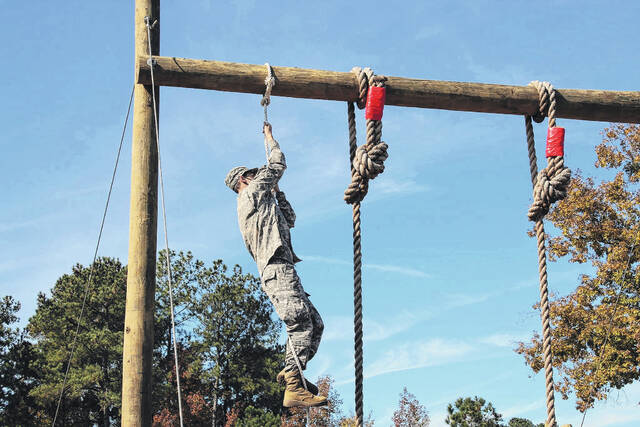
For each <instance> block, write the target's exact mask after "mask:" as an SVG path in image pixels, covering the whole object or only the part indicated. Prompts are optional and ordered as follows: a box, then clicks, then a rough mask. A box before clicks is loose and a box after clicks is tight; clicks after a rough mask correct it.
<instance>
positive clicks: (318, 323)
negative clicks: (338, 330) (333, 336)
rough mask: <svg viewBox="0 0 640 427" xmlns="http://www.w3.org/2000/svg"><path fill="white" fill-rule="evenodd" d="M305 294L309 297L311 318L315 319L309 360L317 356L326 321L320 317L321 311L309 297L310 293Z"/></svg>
mask: <svg viewBox="0 0 640 427" xmlns="http://www.w3.org/2000/svg"><path fill="white" fill-rule="evenodd" d="M305 296H306V297H307V303H308V307H309V311H310V313H311V320H312V321H313V332H312V334H311V348H310V349H309V359H308V360H307V362H308V361H309V360H311V359H312V358H313V356H315V354H316V352H317V351H318V347H319V346H320V340H321V339H322V332H323V331H324V322H323V321H322V317H320V313H318V310H317V309H316V307H315V306H314V305H313V303H312V302H311V300H310V299H309V296H310V295H309V294H308V293H306V292H305Z"/></svg>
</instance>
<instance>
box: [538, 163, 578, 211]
mask: <svg viewBox="0 0 640 427" xmlns="http://www.w3.org/2000/svg"><path fill="white" fill-rule="evenodd" d="M552 166H553V165H549V166H547V167H546V168H544V169H542V170H541V171H540V172H538V175H537V177H536V184H535V186H534V188H533V203H532V204H531V207H530V208H529V214H528V216H529V220H530V221H538V220H540V219H542V218H544V216H545V215H546V214H547V213H549V209H550V208H551V205H552V204H553V203H555V202H557V201H558V200H562V199H564V198H565V197H567V190H568V188H569V182H570V181H571V170H570V169H569V168H568V167H566V166H560V167H557V168H554V169H555V170H553V171H552V170H550V169H551V168H552Z"/></svg>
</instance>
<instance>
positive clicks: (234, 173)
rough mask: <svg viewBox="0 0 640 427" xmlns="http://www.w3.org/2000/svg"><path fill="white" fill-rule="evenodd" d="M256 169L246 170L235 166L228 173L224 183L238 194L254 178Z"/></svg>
mask: <svg viewBox="0 0 640 427" xmlns="http://www.w3.org/2000/svg"><path fill="white" fill-rule="evenodd" d="M257 172H258V168H253V169H248V168H247V167H245V166H237V167H235V168H233V169H231V170H230V171H229V173H228V174H227V177H226V178H225V179H224V183H225V184H226V185H227V187H229V188H230V189H232V190H233V191H235V192H236V193H240V192H241V191H242V190H244V189H245V188H246V187H247V185H249V183H250V182H251V181H252V180H253V178H255V176H256V173H257Z"/></svg>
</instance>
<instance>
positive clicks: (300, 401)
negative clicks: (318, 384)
mask: <svg viewBox="0 0 640 427" xmlns="http://www.w3.org/2000/svg"><path fill="white" fill-rule="evenodd" d="M284 381H285V383H286V388H285V390H284V401H283V402H282V406H284V407H285V408H293V407H305V408H308V407H311V406H323V405H326V404H327V398H326V397H324V396H314V395H313V394H311V393H310V392H309V391H307V390H305V389H304V387H303V386H302V381H301V378H300V373H299V372H297V371H287V372H285V373H284Z"/></svg>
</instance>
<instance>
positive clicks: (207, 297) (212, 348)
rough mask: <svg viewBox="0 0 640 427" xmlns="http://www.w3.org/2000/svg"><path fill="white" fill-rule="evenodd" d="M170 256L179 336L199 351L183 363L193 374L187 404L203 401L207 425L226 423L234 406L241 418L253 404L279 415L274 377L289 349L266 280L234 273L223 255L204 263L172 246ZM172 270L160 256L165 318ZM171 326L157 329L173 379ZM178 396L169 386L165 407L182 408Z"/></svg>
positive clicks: (238, 271)
mask: <svg viewBox="0 0 640 427" xmlns="http://www.w3.org/2000/svg"><path fill="white" fill-rule="evenodd" d="M170 258H171V265H172V279H173V287H174V303H175V306H176V308H175V309H176V314H177V317H176V322H177V327H178V328H179V333H178V335H179V340H182V341H185V342H188V346H189V347H190V348H191V349H192V354H193V356H194V357H193V360H192V361H190V362H189V364H188V365H186V366H185V367H184V369H185V372H186V374H187V375H189V376H190V378H192V379H193V380H192V381H191V383H192V386H191V392H190V393H187V394H186V395H185V398H186V399H187V402H189V401H190V400H191V401H193V402H197V404H198V406H199V407H200V410H201V412H207V413H208V419H209V422H208V424H209V425H215V426H223V425H224V424H225V423H226V419H227V415H228V414H230V413H231V411H232V410H235V411H237V413H238V416H242V415H243V412H244V410H245V409H246V408H247V407H249V406H252V407H253V408H254V409H257V410H263V409H267V410H270V411H271V412H272V413H278V411H279V409H280V406H281V403H282V402H281V400H282V393H281V389H280V386H278V384H277V383H276V382H275V378H276V375H277V373H278V371H279V370H280V369H281V365H282V364H283V359H284V347H283V346H282V345H279V344H278V339H279V336H280V324H279V323H278V322H276V321H275V320H274V318H273V306H272V305H271V303H270V302H269V300H268V298H267V296H266V295H265V294H264V292H262V291H261V290H260V281H259V280H258V279H257V278H256V277H254V276H252V275H251V274H244V273H243V272H242V269H241V268H240V266H237V265H236V266H235V267H234V268H233V269H231V271H229V269H228V268H227V266H225V265H224V264H223V263H222V261H221V260H217V261H214V262H213V263H212V264H211V266H205V264H204V263H203V262H202V261H200V260H197V259H195V258H194V257H193V255H192V254H191V253H190V252H187V253H184V252H180V253H178V254H176V253H174V252H171V256H170ZM165 268H166V266H165V263H164V254H161V256H160V258H159V262H158V281H157V282H158V286H157V287H158V289H157V291H158V304H157V307H156V309H157V312H158V315H157V317H158V319H161V320H160V321H159V323H162V319H166V317H167V314H168V290H167V288H168V283H167V279H166V277H167V276H166V274H165ZM165 322H166V320H165ZM169 331H170V326H169V324H168V323H167V325H166V327H165V328H163V327H162V326H160V328H159V331H158V333H159V334H160V335H159V336H158V347H157V348H158V357H159V358H160V359H163V358H164V360H165V361H169V360H171V362H168V363H165V368H164V370H163V371H162V372H161V373H160V374H161V375H165V378H166V379H168V378H167V376H168V377H169V378H170V377H171V376H172V375H174V373H173V371H174V365H173V361H172V360H173V359H172V357H173V356H172V350H171V347H170V342H171V341H170V335H169ZM158 366H162V363H159V364H158ZM174 378H175V377H174ZM170 383H171V381H165V384H170ZM171 388H173V390H171V391H170V393H169V390H170V389H171ZM174 395H175V386H174V387H170V386H169V387H166V394H165V395H164V396H158V400H159V402H161V404H160V406H158V408H162V409H161V410H163V409H166V410H168V411H169V413H172V414H176V413H177V407H176V405H175V401H176V399H175V397H174ZM162 403H164V405H163V404H162ZM194 408H195V407H194Z"/></svg>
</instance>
